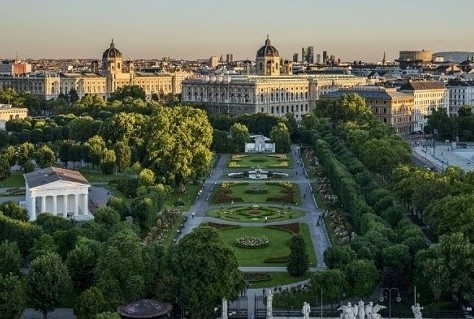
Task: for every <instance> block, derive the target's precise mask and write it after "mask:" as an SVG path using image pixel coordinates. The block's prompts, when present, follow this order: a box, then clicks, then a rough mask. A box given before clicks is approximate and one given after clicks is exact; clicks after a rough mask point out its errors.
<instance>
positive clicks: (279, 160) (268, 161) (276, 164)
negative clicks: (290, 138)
mask: <svg viewBox="0 0 474 319" xmlns="http://www.w3.org/2000/svg"><path fill="white" fill-rule="evenodd" d="M290 166H291V158H290V156H288V154H237V155H232V156H231V158H230V160H229V163H228V164H227V167H229V168H249V169H250V168H257V167H259V168H262V169H263V168H289V167H290Z"/></svg>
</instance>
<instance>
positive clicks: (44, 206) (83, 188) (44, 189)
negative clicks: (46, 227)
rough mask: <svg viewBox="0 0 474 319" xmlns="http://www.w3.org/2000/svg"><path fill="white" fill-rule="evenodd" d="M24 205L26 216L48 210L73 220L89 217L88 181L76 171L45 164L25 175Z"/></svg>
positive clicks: (32, 217) (34, 216) (33, 215)
mask: <svg viewBox="0 0 474 319" xmlns="http://www.w3.org/2000/svg"><path fill="white" fill-rule="evenodd" d="M24 177H25V182H26V198H25V206H26V209H27V210H28V214H29V220H30V221H34V220H36V217H37V216H38V214H42V213H46V212H48V213H51V214H53V215H57V216H62V217H64V218H72V219H74V220H89V219H92V218H93V216H92V215H91V214H90V212H89V187H90V184H89V182H88V181H87V180H86V179H85V178H84V176H82V174H81V173H79V172H78V171H72V170H68V169H64V168H58V167H48V168H45V169H42V170H38V171H34V172H31V173H27V174H25V175H24Z"/></svg>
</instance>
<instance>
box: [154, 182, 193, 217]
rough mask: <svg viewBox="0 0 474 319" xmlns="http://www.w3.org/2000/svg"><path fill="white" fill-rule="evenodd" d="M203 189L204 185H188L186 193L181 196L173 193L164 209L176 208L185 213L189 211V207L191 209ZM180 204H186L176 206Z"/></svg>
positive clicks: (166, 201)
mask: <svg viewBox="0 0 474 319" xmlns="http://www.w3.org/2000/svg"><path fill="white" fill-rule="evenodd" d="M201 187H202V185H194V184H187V185H186V193H184V194H180V193H178V192H176V191H173V192H172V193H171V194H169V197H168V198H167V199H166V200H165V203H164V205H163V207H176V208H178V209H180V210H181V211H183V212H186V211H188V210H189V207H191V205H192V204H193V203H194V201H195V200H196V196H197V193H198V191H199V190H200V189H201ZM178 202H182V203H184V205H182V206H177V205H176V204H177V203H178Z"/></svg>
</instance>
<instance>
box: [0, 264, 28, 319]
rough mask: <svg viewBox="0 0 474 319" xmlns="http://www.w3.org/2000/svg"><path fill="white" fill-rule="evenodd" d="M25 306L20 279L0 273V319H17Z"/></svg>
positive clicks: (10, 274)
mask: <svg viewBox="0 0 474 319" xmlns="http://www.w3.org/2000/svg"><path fill="white" fill-rule="evenodd" d="M25 304H26V299H25V291H24V288H23V284H22V282H21V279H20V278H19V277H18V276H16V275H14V274H12V273H9V274H3V273H0V318H11V319H19V318H20V317H21V314H22V312H23V309H24V307H25Z"/></svg>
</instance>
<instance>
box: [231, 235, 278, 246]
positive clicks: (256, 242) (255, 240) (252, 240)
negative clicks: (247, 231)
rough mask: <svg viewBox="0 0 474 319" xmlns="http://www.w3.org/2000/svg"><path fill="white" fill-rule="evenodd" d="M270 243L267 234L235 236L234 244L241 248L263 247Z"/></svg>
mask: <svg viewBox="0 0 474 319" xmlns="http://www.w3.org/2000/svg"><path fill="white" fill-rule="evenodd" d="M269 244H270V241H269V240H268V237H267V236H258V237H257V236H243V237H237V238H235V245H236V246H237V247H241V248H263V247H267V246H268V245H269Z"/></svg>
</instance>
